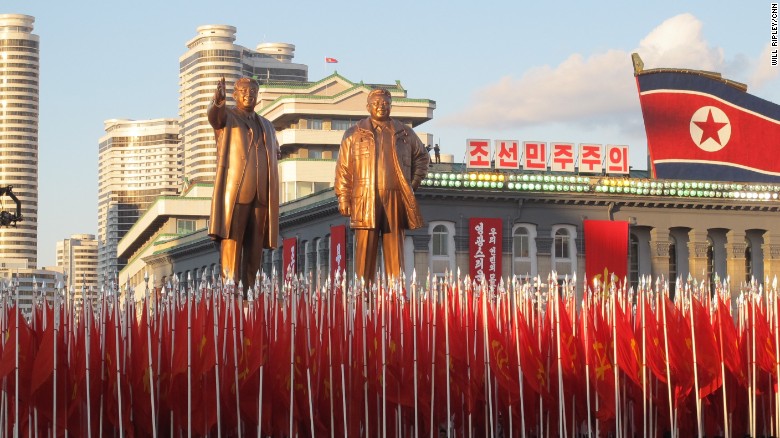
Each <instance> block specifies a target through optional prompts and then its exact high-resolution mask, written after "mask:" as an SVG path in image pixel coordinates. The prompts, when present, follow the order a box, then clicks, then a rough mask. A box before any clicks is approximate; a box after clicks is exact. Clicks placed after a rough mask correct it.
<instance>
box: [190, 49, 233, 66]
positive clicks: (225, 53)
mask: <svg viewBox="0 0 780 438" xmlns="http://www.w3.org/2000/svg"><path fill="white" fill-rule="evenodd" d="M240 55H241V52H239V51H238V50H225V49H207V50H199V51H197V52H195V53H193V54H192V55H190V56H189V57H187V58H185V59H183V60H182V61H181V62H179V67H180V69H181V70H185V69H186V67H187V66H188V65H190V64H192V63H193V62H195V61H201V62H205V61H206V60H208V58H211V57H215V56H216V57H229V58H231V60H236V59H239V57H240Z"/></svg>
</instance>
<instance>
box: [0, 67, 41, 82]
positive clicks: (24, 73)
mask: <svg viewBox="0 0 780 438" xmlns="http://www.w3.org/2000/svg"><path fill="white" fill-rule="evenodd" d="M2 73H3V76H7V77H9V78H10V77H13V76H27V77H28V78H37V77H38V72H37V71H18V70H17V71H3V72H2ZM11 83H13V81H11Z"/></svg>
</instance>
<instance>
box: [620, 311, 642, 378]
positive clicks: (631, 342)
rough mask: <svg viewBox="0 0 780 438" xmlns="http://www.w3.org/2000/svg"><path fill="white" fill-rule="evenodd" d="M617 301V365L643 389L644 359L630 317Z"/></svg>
mask: <svg viewBox="0 0 780 438" xmlns="http://www.w3.org/2000/svg"><path fill="white" fill-rule="evenodd" d="M614 301H615V332H616V333H617V345H616V347H617V364H618V366H619V367H620V369H622V370H623V372H625V373H626V375H627V376H628V377H629V378H630V379H631V380H632V381H633V382H634V383H636V385H637V386H639V387H640V388H641V387H642V368H641V366H640V364H641V363H642V358H641V355H640V353H639V345H638V343H637V341H636V338H634V332H633V331H632V330H631V321H630V320H629V318H630V317H629V315H628V314H627V313H626V312H624V311H623V308H622V306H621V305H620V303H619V300H614Z"/></svg>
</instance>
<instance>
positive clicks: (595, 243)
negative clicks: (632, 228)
mask: <svg viewBox="0 0 780 438" xmlns="http://www.w3.org/2000/svg"><path fill="white" fill-rule="evenodd" d="M583 226H584V228H585V277H586V281H587V282H588V283H587V284H588V285H592V284H593V278H594V277H598V278H599V281H601V282H602V283H606V282H608V281H609V277H610V275H611V274H615V276H617V278H618V280H619V281H623V279H624V278H625V277H626V274H627V272H628V222H626V221H597V220H586V221H584V222H583Z"/></svg>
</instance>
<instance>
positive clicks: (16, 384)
mask: <svg viewBox="0 0 780 438" xmlns="http://www.w3.org/2000/svg"><path fill="white" fill-rule="evenodd" d="M11 281H12V282H13V277H12V278H11ZM14 295H16V318H15V319H16V322H15V323H14V324H15V328H16V330H15V331H14V338H15V339H14V343H15V345H16V350H15V351H14V381H15V382H14V438H19V285H18V284H14Z"/></svg>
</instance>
